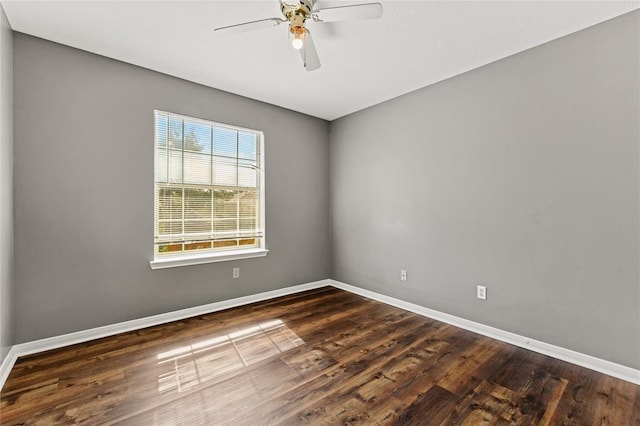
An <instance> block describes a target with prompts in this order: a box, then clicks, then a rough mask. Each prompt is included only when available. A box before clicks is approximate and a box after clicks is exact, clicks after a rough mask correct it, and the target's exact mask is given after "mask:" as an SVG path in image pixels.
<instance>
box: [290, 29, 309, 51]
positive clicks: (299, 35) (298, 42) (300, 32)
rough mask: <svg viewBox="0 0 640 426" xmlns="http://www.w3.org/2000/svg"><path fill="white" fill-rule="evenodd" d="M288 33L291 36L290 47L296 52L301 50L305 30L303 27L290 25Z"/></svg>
mask: <svg viewBox="0 0 640 426" xmlns="http://www.w3.org/2000/svg"><path fill="white" fill-rule="evenodd" d="M289 31H290V32H291V34H292V35H293V39H292V40H291V46H293V48H294V49H296V50H300V49H302V47H303V46H304V36H305V34H306V29H305V28H304V27H303V26H293V25H292V26H291V28H290V29H289Z"/></svg>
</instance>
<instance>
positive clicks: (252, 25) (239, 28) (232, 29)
mask: <svg viewBox="0 0 640 426" xmlns="http://www.w3.org/2000/svg"><path fill="white" fill-rule="evenodd" d="M283 22H287V21H285V20H284V19H280V18H268V19H259V20H257V21H250V22H244V23H242V24H235V25H229V26H227V27H219V28H216V29H214V30H213V31H215V32H216V33H224V34H237V33H243V32H245V31H253V30H259V29H260V28H266V27H276V26H278V25H280V24H282V23H283Z"/></svg>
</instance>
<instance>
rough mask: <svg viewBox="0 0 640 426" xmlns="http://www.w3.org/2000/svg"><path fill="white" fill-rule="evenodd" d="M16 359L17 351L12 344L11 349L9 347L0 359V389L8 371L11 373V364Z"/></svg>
mask: <svg viewBox="0 0 640 426" xmlns="http://www.w3.org/2000/svg"><path fill="white" fill-rule="evenodd" d="M17 359H18V353H17V351H16V347H15V346H12V347H11V349H9V352H8V353H7V355H6V356H5V357H4V359H3V360H2V363H1V364H0V390H2V387H3V386H4V382H6V381H7V377H9V373H11V369H12V368H13V364H15V363H16V360H17Z"/></svg>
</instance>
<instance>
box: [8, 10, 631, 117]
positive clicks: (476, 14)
mask: <svg viewBox="0 0 640 426" xmlns="http://www.w3.org/2000/svg"><path fill="white" fill-rule="evenodd" d="M369 1H372V0H369ZM365 2H366V1H365ZM353 3H358V2H357V1H354V2H347V1H322V0H319V1H318V6H325V7H326V6H335V5H340V4H353ZM360 3H362V2H360ZM382 3H383V6H384V15H383V17H382V19H380V20H378V21H355V22H350V23H344V22H341V23H325V24H318V23H314V22H310V23H309V29H310V31H311V32H312V34H313V36H314V40H315V45H316V47H317V49H318V52H319V55H320V59H321V61H322V68H320V69H319V70H316V71H312V72H307V71H305V70H304V68H303V67H302V64H301V61H300V58H299V55H298V52H296V51H295V50H293V49H292V48H291V45H290V43H289V41H288V39H287V28H286V26H285V25H281V26H279V27H273V28H264V29H260V30H257V31H255V32H250V33H242V34H236V35H232V36H221V35H218V34H215V33H214V32H213V28H214V27H219V26H225V25H230V24H235V23H239V22H243V21H250V20H256V19H261V18H269V17H277V16H280V10H279V2H278V1H277V0H269V1H257V2H256V1H244V0H242V1H238V0H236V1H206V2H172V1H87V0H84V1H55V0H54V1H4V0H3V1H2V5H3V7H4V9H5V12H6V14H7V17H8V18H9V22H10V23H11V26H12V27H13V29H14V30H16V31H20V32H23V33H26V34H31V35H34V36H37V37H41V38H45V39H48V40H52V41H55V42H58V43H62V44H66V45H69V46H73V47H77V48H80V49H83V50H86V51H89V52H94V53H98V54H100V55H104V56H107V57H111V58H115V59H118V60H121V61H125V62H129V63H132V64H136V65H140V66H142V67H145V68H149V69H152V70H156V71H160V72H163V73H166V74H170V75H174V76H176V77H181V78H184V79H186V80H190V81H194V82H197V83H200V84H204V85H207V86H211V87H215V88H218V89H222V90H226V91H229V92H233V93H237V94H239V95H243V96H247V97H250V98H254V99H258V100H261V101H264V102H268V103H271V104H275V105H279V106H282V107H285V108H289V109H292V110H295V111H300V112H302V113H305V114H309V115H313V116H316V117H320V118H324V119H327V120H332V119H335V118H338V117H341V116H344V115H346V114H349V113H352V112H355V111H358V110H361V109H363V108H366V107H369V106H371V105H375V104H377V103H380V102H383V101H385V100H388V99H391V98H394V97H396V96H398V95H401V94H403V93H407V92H410V91H412V90H415V89H418V88H420V87H424V86H427V85H430V84H433V83H436V82H438V81H441V80H443V79H446V78H449V77H452V76H455V75H457V74H460V73H463V72H465V71H469V70H471V69H474V68H477V67H479V66H482V65H485V64H487V63H490V62H493V61H496V60H498V59H501V58H504V57H506V56H509V55H513V54H514V53H518V52H521V51H523V50H526V49H529V48H531V47H534V46H537V45H540V44H542V43H545V42H548V41H551V40H553V39H556V38H558V37H562V36H564V35H567V34H570V33H572V32H575V31H578V30H580V29H583V28H586V27H589V26H591V25H594V24H597V23H599V22H602V21H605V20H608V19H611V18H613V17H615V16H618V15H621V14H624V13H626V12H629V11H631V10H634V9H638V8H640V1H499V2H489V1H394V0H386V1H385V0H382Z"/></svg>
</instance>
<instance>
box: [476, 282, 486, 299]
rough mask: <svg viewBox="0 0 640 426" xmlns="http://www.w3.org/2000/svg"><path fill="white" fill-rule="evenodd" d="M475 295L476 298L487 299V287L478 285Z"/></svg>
mask: <svg viewBox="0 0 640 426" xmlns="http://www.w3.org/2000/svg"><path fill="white" fill-rule="evenodd" d="M476 296H477V297H478V299H482V300H487V287H485V286H483V285H479V286H478V292H477V294H476Z"/></svg>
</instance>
